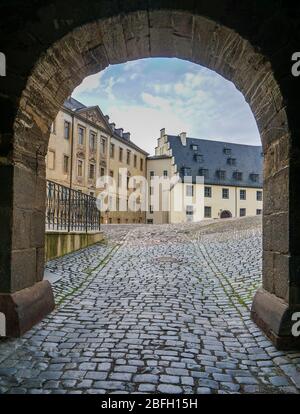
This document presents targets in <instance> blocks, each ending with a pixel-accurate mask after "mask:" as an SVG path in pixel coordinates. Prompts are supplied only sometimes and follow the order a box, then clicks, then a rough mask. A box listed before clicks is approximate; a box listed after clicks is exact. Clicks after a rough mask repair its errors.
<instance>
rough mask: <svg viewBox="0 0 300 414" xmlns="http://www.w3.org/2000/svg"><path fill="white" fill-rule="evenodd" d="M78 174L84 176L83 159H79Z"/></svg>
mask: <svg viewBox="0 0 300 414" xmlns="http://www.w3.org/2000/svg"><path fill="white" fill-rule="evenodd" d="M77 176H78V177H82V176H83V161H82V160H78V161H77Z"/></svg>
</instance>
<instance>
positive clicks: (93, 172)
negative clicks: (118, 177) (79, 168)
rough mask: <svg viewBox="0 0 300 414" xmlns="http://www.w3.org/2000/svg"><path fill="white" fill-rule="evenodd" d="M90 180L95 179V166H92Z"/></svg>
mask: <svg viewBox="0 0 300 414" xmlns="http://www.w3.org/2000/svg"><path fill="white" fill-rule="evenodd" d="M89 178H90V180H93V179H94V178H95V164H90V172H89Z"/></svg>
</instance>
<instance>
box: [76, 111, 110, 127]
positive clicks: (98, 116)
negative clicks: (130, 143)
mask: <svg viewBox="0 0 300 414" xmlns="http://www.w3.org/2000/svg"><path fill="white" fill-rule="evenodd" d="M77 113H78V114H79V115H81V116H82V117H83V118H86V120H88V121H90V122H92V123H93V124H95V125H97V126H98V127H100V128H103V129H105V130H106V132H108V133H111V129H110V128H109V126H108V125H107V121H106V119H105V117H104V115H103V114H102V112H101V111H100V109H99V108H97V107H93V108H83V109H81V110H79V111H77Z"/></svg>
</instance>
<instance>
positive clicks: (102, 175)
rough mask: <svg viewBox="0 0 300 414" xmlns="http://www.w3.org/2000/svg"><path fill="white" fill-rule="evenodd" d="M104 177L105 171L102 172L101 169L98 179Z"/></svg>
mask: <svg viewBox="0 0 300 414" xmlns="http://www.w3.org/2000/svg"><path fill="white" fill-rule="evenodd" d="M104 175H105V170H104V168H101V169H100V177H104Z"/></svg>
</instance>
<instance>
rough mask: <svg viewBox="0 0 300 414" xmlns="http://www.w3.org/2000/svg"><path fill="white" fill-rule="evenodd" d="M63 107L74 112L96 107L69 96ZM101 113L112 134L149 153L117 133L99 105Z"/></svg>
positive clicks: (137, 149)
mask: <svg viewBox="0 0 300 414" xmlns="http://www.w3.org/2000/svg"><path fill="white" fill-rule="evenodd" d="M63 107H64V108H65V109H67V110H69V111H73V112H77V113H80V111H81V110H82V109H90V108H96V107H95V106H94V107H88V106H85V105H84V104H83V103H81V102H79V101H77V100H76V99H74V98H72V97H69V98H68V99H67V100H66V101H65V102H64V104H63ZM97 108H98V109H99V111H100V113H101V116H102V118H103V120H104V122H105V123H106V125H107V128H108V129H109V130H110V132H111V134H112V135H113V136H114V137H115V138H117V139H118V140H119V141H120V142H123V143H124V144H126V145H128V146H129V147H131V148H132V149H135V150H136V151H138V152H141V153H143V154H144V155H145V156H147V155H149V154H148V152H146V151H145V150H143V149H142V148H140V147H139V146H137V145H136V144H135V143H134V142H132V141H131V140H130V139H128V138H125V137H123V136H121V135H120V134H118V133H117V131H116V130H113V129H112V128H111V125H110V123H109V121H108V120H107V119H106V118H105V116H104V115H103V114H102V111H101V109H100V108H99V107H97Z"/></svg>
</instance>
